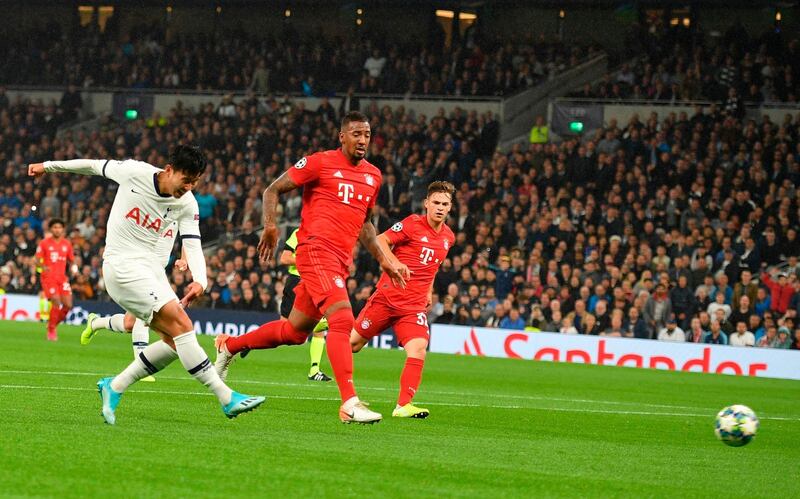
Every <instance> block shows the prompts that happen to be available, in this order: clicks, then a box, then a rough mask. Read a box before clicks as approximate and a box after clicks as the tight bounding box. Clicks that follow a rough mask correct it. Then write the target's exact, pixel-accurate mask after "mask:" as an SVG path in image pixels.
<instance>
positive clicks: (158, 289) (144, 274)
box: [103, 258, 178, 324]
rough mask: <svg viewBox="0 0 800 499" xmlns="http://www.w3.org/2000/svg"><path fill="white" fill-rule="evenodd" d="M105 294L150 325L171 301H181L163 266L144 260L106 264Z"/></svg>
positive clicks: (157, 262) (114, 260)
mask: <svg viewBox="0 0 800 499" xmlns="http://www.w3.org/2000/svg"><path fill="white" fill-rule="evenodd" d="M103 279H104V281H105V284H106V291H108V295H109V296H111V299H113V300H114V301H115V302H117V304H118V305H119V306H120V307H122V308H123V309H125V310H126V311H128V312H130V313H132V314H133V315H134V316H136V317H137V318H139V319H141V320H143V321H144V322H145V324H150V321H151V320H152V319H153V314H154V313H156V312H158V311H159V310H161V307H163V306H164V305H166V304H167V303H169V302H171V301H178V297H177V295H175V291H173V290H172V286H170V284H169V281H168V280H167V274H166V272H165V271H164V268H163V267H161V266H160V262H159V261H156V259H153V260H152V261H149V260H143V259H139V258H137V259H129V260H120V259H117V258H114V259H112V260H104V261H103Z"/></svg>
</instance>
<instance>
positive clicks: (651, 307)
mask: <svg viewBox="0 0 800 499" xmlns="http://www.w3.org/2000/svg"><path fill="white" fill-rule="evenodd" d="M52 114H53V113H52V106H46V105H43V104H40V103H30V102H17V103H11V104H10V107H8V108H4V109H3V110H2V111H0V119H2V121H3V122H5V123H6V126H5V130H6V131H5V133H4V134H3V136H2V149H0V154H2V155H3V158H4V160H5V163H6V169H5V172H4V179H3V185H4V192H3V195H2V198H0V210H2V214H3V218H4V220H5V224H4V226H3V228H2V236H0V237H1V239H0V254H2V261H0V267H2V269H3V270H2V272H0V284H2V285H3V287H4V289H5V290H6V291H8V292H14V291H16V292H35V291H36V290H37V287H36V275H35V272H34V270H33V268H34V265H32V263H31V259H30V257H31V255H32V254H33V251H34V248H35V245H36V242H37V239H38V237H39V236H40V234H41V223H42V220H43V219H46V218H48V216H50V215H60V216H62V217H66V218H67V220H68V224H69V226H70V227H71V237H72V239H73V241H74V242H75V246H76V248H77V250H76V251H77V253H78V255H79V263H80V264H81V268H82V272H81V273H82V277H80V279H76V280H75V281H74V282H76V284H78V283H79V285H78V286H76V294H78V295H79V296H82V297H93V296H96V297H100V298H103V296H104V291H103V284H102V275H101V272H100V256H101V255H102V236H103V233H104V230H103V220H104V219H105V216H106V214H107V213H106V211H107V208H106V206H107V203H108V202H109V200H110V197H111V196H112V195H113V189H111V190H105V189H104V188H103V186H104V185H105V184H104V181H103V180H102V179H96V178H86V177H66V176H53V177H45V180H44V182H45V183H44V184H39V187H40V189H33V184H32V182H31V181H30V180H29V179H28V178H27V177H25V169H24V165H25V163H26V162H29V161H34V160H40V159H44V158H49V157H53V158H67V157H73V156H77V155H80V156H90V157H108V156H114V157H124V156H133V157H137V158H141V159H144V160H147V161H150V162H152V163H155V164H160V163H163V161H164V157H165V154H166V152H167V150H168V147H169V144H170V143H171V141H172V140H173V138H174V137H175V136H177V134H178V133H179V130H180V133H181V134H183V135H187V136H189V137H191V138H192V140H194V141H196V142H198V143H200V144H201V145H202V146H203V148H204V150H205V151H206V153H207V155H208V158H209V164H210V168H209V171H208V174H207V176H206V179H205V181H204V182H203V184H202V185H201V186H200V187H199V189H198V191H197V193H196V194H197V196H198V200H199V202H200V205H201V213H202V215H201V216H202V227H203V233H204V237H205V240H206V242H214V241H217V242H218V243H219V248H218V249H217V250H216V253H215V254H213V255H212V256H210V257H209V259H208V265H209V276H210V280H211V282H213V283H214V284H213V285H212V288H211V292H210V293H209V294H207V295H206V297H205V302H204V303H203V305H205V306H209V307H220V308H234V309H253V310H270V311H274V310H275V309H276V304H277V302H278V301H279V300H280V299H281V290H282V285H281V284H280V280H281V277H282V269H279V268H275V267H274V266H273V265H266V266H262V265H260V264H259V263H258V261H257V258H256V256H255V245H256V244H257V240H258V233H257V232H254V230H253V229H254V227H255V226H257V225H258V224H259V220H260V193H261V191H262V190H263V188H264V187H265V186H266V185H267V183H268V182H270V181H271V180H272V179H273V178H275V176H276V175H278V174H279V173H280V172H281V171H282V170H283V169H285V168H286V167H287V166H288V165H290V164H291V163H292V162H293V161H295V160H296V159H297V158H299V157H301V156H302V155H304V154H306V153H308V152H310V151H313V150H318V149H324V148H328V147H334V146H335V142H336V141H335V133H334V129H335V126H336V124H335V122H334V121H332V120H331V117H332V116H333V115H331V114H329V113H328V112H327V110H326V109H324V108H323V109H320V110H306V109H303V108H302V106H295V105H294V104H293V102H292V101H291V100H288V101H285V102H281V103H280V105H279V106H275V105H270V103H267V102H264V101H258V100H256V99H255V98H254V100H251V101H243V102H242V103H240V104H238V105H237V112H236V113H234V114H235V117H233V118H221V117H220V113H219V109H215V108H214V107H213V106H211V105H208V106H204V107H202V108H201V109H199V110H197V111H192V110H187V109H183V110H181V111H178V110H173V111H172V112H171V113H170V115H169V116H167V117H165V118H166V120H163V121H162V122H161V123H160V124H157V123H154V122H152V121H148V120H138V121H137V122H135V124H134V125H133V126H128V128H125V127H123V126H122V125H121V124H116V123H113V122H110V121H109V122H107V123H105V124H104V126H103V127H102V129H101V131H99V132H97V133H95V134H93V135H91V136H89V135H83V134H67V135H66V136H65V137H63V138H61V139H58V140H51V139H50V138H49V137H48V135H46V134H43V133H42V130H43V129H45V128H46V126H47V125H46V123H47V119H48V117H49V116H50V115H52ZM334 114H335V113H334ZM369 114H370V118H371V119H372V120H373V123H374V124H376V128H375V130H374V135H373V143H372V146H371V151H370V158H371V160H372V161H373V162H374V163H375V164H376V165H378V166H379V167H380V168H381V169H382V170H383V171H384V178H385V180H386V183H387V184H388V183H393V185H396V186H397V187H396V188H393V189H392V193H391V195H390V194H389V192H388V188H385V189H384V192H383V193H382V195H381V199H380V205H379V207H378V208H377V209H376V213H375V217H374V221H375V223H376V225H377V226H378V228H379V229H381V230H384V229H386V228H387V227H388V226H389V225H390V224H391V223H392V222H393V221H394V220H397V219H400V218H402V217H404V216H405V215H407V214H409V213H411V212H412V211H416V210H418V209H419V207H420V205H421V200H422V199H423V198H424V192H425V190H424V187H425V186H426V185H427V183H428V182H430V181H432V180H434V179H446V180H449V181H451V182H453V183H454V184H455V185H456V186H457V187H458V192H457V195H456V206H455V208H454V212H453V217H452V219H451V226H453V227H454V229H455V230H456V233H457V236H458V239H457V243H456V246H455V247H454V248H453V249H452V250H451V253H450V255H451V258H450V259H449V260H448V261H447V262H445V264H444V266H443V268H442V270H441V272H440V275H439V277H438V278H437V280H436V290H435V291H436V295H437V296H436V303H435V305H434V308H433V312H432V319H434V320H436V321H438V322H449V323H455V324H468V325H489V326H495V327H497V326H502V325H503V324H508V322H509V321H506V322H505V323H504V322H503V321H504V319H506V316H508V315H510V311H511V309H517V310H519V311H520V312H521V318H522V321H523V322H524V323H525V324H526V325H528V326H530V327H533V328H536V329H540V330H561V329H569V327H570V326H574V327H575V329H576V330H577V331H579V332H583V333H586V332H588V333H590V334H591V333H602V334H606V333H609V334H611V333H614V334H623V335H624V334H625V333H626V332H633V331H634V329H635V327H636V326H637V323H630V324H629V322H630V321H629V318H630V317H631V313H630V309H631V308H637V309H638V313H637V314H636V315H638V316H639V317H641V318H642V320H643V321H644V324H638V326H639V328H638V329H637V330H636V336H638V337H646V338H656V337H657V335H658V333H659V330H660V329H662V328H663V327H664V326H665V324H666V322H667V321H668V320H669V318H668V316H667V315H666V313H668V310H669V309H671V310H672V313H674V314H675V315H676V317H677V319H676V320H677V323H678V326H679V327H682V328H684V329H686V332H687V335H688V333H689V329H690V328H691V326H692V321H691V319H692V318H693V317H702V318H703V321H704V323H703V324H702V327H703V328H705V329H704V330H707V329H708V327H709V325H708V324H707V321H706V319H707V317H705V315H704V314H702V313H701V312H704V311H707V310H709V305H710V304H711V302H713V301H714V297H715V292H716V291H717V290H718V289H721V290H723V291H724V292H725V295H724V301H725V302H726V303H728V304H729V305H730V307H731V309H734V310H735V309H736V308H737V305H738V303H731V301H732V300H733V294H734V290H735V289H738V288H737V287H736V284H737V283H738V282H739V281H740V280H741V277H740V276H741V274H742V271H743V270H745V269H747V270H749V271H750V272H751V274H752V275H753V277H754V278H755V279H759V278H760V277H761V275H760V273H761V272H762V271H763V270H766V269H771V268H773V267H774V266H776V265H782V266H783V268H784V271H786V272H789V274H790V275H791V277H790V279H791V286H794V288H795V290H796V291H800V289H798V288H800V282H798V280H797V271H798V269H799V268H800V267H798V265H797V256H798V255H800V242H799V241H798V239H797V227H798V201H799V200H798V198H797V197H796V196H794V190H795V186H796V185H798V182H799V181H800V165H799V164H798V159H797V156H796V151H797V145H798V139H797V134H798V128H799V127H800V117H797V118H795V119H794V120H787V122H786V123H780V124H779V123H772V122H770V121H768V120H766V119H765V120H764V121H763V122H759V123H757V122H753V121H747V122H744V121H741V120H737V119H735V118H733V117H731V116H729V115H728V114H727V113H725V112H723V111H720V110H719V109H718V108H717V107H711V108H709V109H706V110H700V111H698V114H696V115H693V116H685V115H679V116H671V115H670V116H665V117H662V118H659V117H657V116H655V115H653V116H651V117H649V118H648V119H647V121H646V122H642V121H640V120H638V119H637V118H634V119H632V120H631V122H630V123H628V124H627V125H625V126H624V127H620V128H615V127H612V128H609V129H607V130H604V131H599V132H598V133H597V135H596V136H594V137H587V138H585V140H584V141H583V142H582V143H579V142H578V141H577V140H575V139H573V140H567V141H565V142H563V143H561V144H546V145H539V144H534V145H531V146H529V147H528V148H527V149H525V148H523V147H522V146H516V147H515V148H514V149H513V150H512V151H511V152H510V153H508V154H502V153H500V152H493V151H494V147H495V144H496V133H495V132H493V130H496V123H493V122H492V121H491V120H489V118H488V117H487V116H477V115H475V114H466V113H461V114H458V115H452V116H445V115H444V114H443V113H442V114H440V115H437V116H433V117H430V118H427V119H425V120H420V119H419V117H415V116H411V115H409V114H404V115H399V116H398V115H397V114H396V113H393V111H392V110H391V109H388V108H386V109H377V108H375V107H373V108H372V109H371V110H370V113H369ZM279 123H283V125H281V126H279ZM16 130H25V133H22V134H19V135H15V134H14V131H16ZM242 178H245V179H246V180H245V182H241V181H240V179H242ZM32 206H37V208H38V210H37V211H36V212H32V211H31V208H32ZM282 208H283V214H282V217H283V218H282V223H283V225H284V227H289V226H294V225H296V224H297V223H298V221H299V198H297V197H290V198H287V199H285V200H284V202H283V203H282ZM742 222H749V223H748V224H746V225H745V226H742ZM241 227H244V233H243V234H241V235H240V234H238V232H236V231H237V229H239V228H241ZM751 227H752V228H751ZM787 262H788V263H787ZM787 265H788V266H789V267H788V268H787ZM352 270H353V273H352V275H351V279H350V280H349V282H348V287H349V289H350V290H351V292H352V297H353V303H354V306H356V308H358V307H359V306H360V305H363V300H364V299H365V298H366V296H367V295H368V293H369V291H370V289H371V285H372V284H373V283H374V281H375V278H376V276H377V268H376V266H375V264H374V263H373V262H372V261H371V259H370V258H369V257H368V256H367V255H366V253H365V252H364V251H361V252H360V253H359V255H358V257H357V259H356V263H355V264H354V266H353V269H352ZM681 276H683V277H685V280H686V281H687V282H686V286H687V287H688V290H689V291H688V292H686V290H684V289H683V288H682V287H681V288H679V287H678V282H679V281H680V280H682V279H681ZM173 279H174V282H175V285H176V287H177V288H182V286H183V285H184V283H185V277H184V276H181V275H178V274H177V273H175V275H174V277H173ZM659 285H663V286H664V288H665V290H667V293H666V296H664V297H663V298H661V297H659V298H655V297H653V296H652V295H655V294H656V293H655V288H656V287H658V286H659ZM762 286H763V279H762ZM728 288H730V291H728ZM676 289H677V290H676ZM764 289H765V292H764V293H763V295H762V296H761V301H759V300H753V302H752V303H751V304H750V309H751V310H752V311H753V312H754V313H756V314H757V315H759V316H761V317H763V320H764V321H765V322H766V324H770V323H772V324H774V325H776V326H778V325H781V326H783V325H785V326H787V327H789V328H791V330H792V331H794V326H795V325H796V324H795V323H794V317H795V316H796V313H797V308H798V304H799V303H800V293H797V292H796V293H795V297H794V298H793V299H792V300H791V304H790V306H789V311H788V312H787V311H786V310H771V309H770V307H769V305H768V304H766V298H767V297H769V296H770V290H769V289H768V288H766V287H765V288H764ZM659 296H660V295H659ZM737 297H738V295H737ZM554 302H558V305H556V304H555V303H554ZM598 302H602V303H600V304H598ZM657 302H661V303H660V304H658V306H656V305H657ZM712 308H713V307H712ZM472 309H477V311H476V312H475V313H472ZM584 310H585V312H584ZM590 314H591V315H593V316H594V319H587V318H586V317H585V316H586V315H590ZM616 315H619V316H620V318H621V321H619V322H618V321H617V320H616V319H613V323H612V317H614V316H616ZM565 319H567V321H565ZM747 320H748V322H749V321H750V317H749V316H748V317H747ZM753 320H754V321H755V319H753ZM760 320H762V319H759V321H760ZM587 321H588V322H589V324H588V325H587ZM779 321H780V323H779ZM729 322H730V321H728V322H725V323H724V324H723V325H724V327H725V328H728V331H730V327H732V325H731V324H730V323H729ZM567 323H568V324H567ZM753 327H754V328H755V329H756V330H757V331H760V330H761V328H762V326H761V325H760V324H756V323H755V322H754V323H753ZM754 332H756V331H754ZM759 336H760V335H759ZM700 339H702V338H701V337H700V336H698V337H695V338H693V340H694V341H698V340H700ZM787 345H788V343H787ZM774 346H778V345H777V343H776V344H775V345H774Z"/></svg>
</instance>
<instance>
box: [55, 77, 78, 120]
mask: <svg viewBox="0 0 800 499" xmlns="http://www.w3.org/2000/svg"><path fill="white" fill-rule="evenodd" d="M82 109H83V98H82V97H81V93H80V91H78V87H76V86H75V85H73V84H70V85H68V86H67V90H66V91H65V92H64V94H63V95H62V96H61V102H60V104H59V111H60V112H61V116H62V121H63V122H70V121H75V120H76V119H78V116H79V115H80V112H81V110H82Z"/></svg>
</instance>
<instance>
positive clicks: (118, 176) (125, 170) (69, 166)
mask: <svg viewBox="0 0 800 499" xmlns="http://www.w3.org/2000/svg"><path fill="white" fill-rule="evenodd" d="M157 170H158V169H157V168H156V167H154V166H152V165H149V164H147V163H144V162H142V161H134V160H125V161H117V160H115V159H71V160H68V161H45V162H44V171H46V172H48V173H50V172H65V173H77V174H79V175H98V176H102V177H106V178H108V179H111V180H113V181H114V182H116V183H118V184H121V183H123V182H125V181H126V180H128V179H129V178H131V177H133V176H135V175H137V174H138V175H148V174H151V173H152V172H155V171H157Z"/></svg>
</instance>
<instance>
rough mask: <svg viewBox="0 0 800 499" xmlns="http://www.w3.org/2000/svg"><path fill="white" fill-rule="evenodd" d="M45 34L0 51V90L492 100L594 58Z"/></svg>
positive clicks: (493, 45)
mask: <svg viewBox="0 0 800 499" xmlns="http://www.w3.org/2000/svg"><path fill="white" fill-rule="evenodd" d="M111 19H112V20H113V17H112V18H111ZM437 26H438V25H437ZM46 31H47V32H46V33H40V32H38V31H33V32H31V33H25V34H24V35H20V36H18V37H11V36H9V37H7V38H5V40H4V42H0V81H2V82H5V83H7V84H17V83H22V84H29V83H30V82H36V84H37V85H63V84H64V82H71V83H73V84H75V85H77V86H79V87H84V88H88V87H127V88H163V89H189V90H230V91H242V90H245V89H252V90H253V91H255V92H256V93H258V94H268V93H271V92H272V93H284V92H288V93H302V94H304V95H307V96H311V95H315V96H319V95H330V94H332V93H334V92H346V91H352V92H356V93H368V94H375V93H381V94H405V93H411V94H421V95H452V96H492V95H494V96H500V95H508V94H511V93H514V92H517V91H519V90H523V89H525V88H528V87H531V86H534V85H536V84H538V83H539V82H541V81H543V80H546V79H547V78H548V77H550V76H551V75H553V74H555V73H558V72H560V71H563V70H564V69H567V68H570V67H574V66H576V65H577V64H578V63H579V62H580V61H582V60H585V59H586V58H588V57H590V56H591V55H593V54H595V53H596V52H597V50H598V49H597V48H596V47H594V46H591V45H581V44H575V43H573V44H569V45H567V44H563V43H561V42H559V41H557V40H556V39H555V38H553V39H547V38H545V37H544V36H543V35H542V36H538V37H534V36H533V35H532V34H529V35H528V36H527V37H514V38H510V37H508V36H506V37H505V38H500V37H489V36H484V35H482V34H480V32H479V30H478V29H471V30H469V31H468V32H467V34H466V35H465V36H464V37H462V38H461V39H460V41H458V42H457V43H453V44H451V46H449V47H448V46H446V44H445V43H444V41H443V39H441V37H442V36H443V35H442V33H438V32H434V33H433V34H432V35H431V37H432V38H433V40H431V43H426V44H403V43H400V42H395V41H392V40H385V38H384V36H385V34H383V33H381V34H380V35H378V36H374V37H370V36H363V37H352V38H350V39H348V40H333V39H331V38H325V37H323V36H319V35H318V34H316V33H315V35H314V38H313V39H312V38H310V37H306V38H303V37H301V36H300V35H299V34H298V33H297V32H296V31H294V30H291V29H289V28H288V26H287V29H286V30H285V31H284V32H283V33H280V34H276V35H271V36H264V37H260V38H255V37H251V36H248V35H247V34H245V33H243V32H240V31H235V32H224V33H223V32H217V33H215V34H197V35H193V36H180V37H174V38H172V39H169V40H168V39H167V36H166V35H165V32H164V31H163V30H162V29H160V28H154V27H149V26H140V27H137V28H136V29H134V30H131V33H130V34H129V35H127V36H125V37H123V39H122V40H121V41H120V39H119V37H118V33H117V30H116V29H115V28H114V27H113V26H110V27H107V28H106V30H105V33H100V32H98V31H96V30H92V29H91V28H90V27H84V28H76V29H74V30H70V31H68V32H65V30H64V29H62V27H60V26H58V25H48V27H47V28H46ZM437 38H438V39H437ZM31 40H36V43H31ZM33 61H37V64H34V63H33ZM39 61H41V63H38V62H39ZM42 65H43V67H42Z"/></svg>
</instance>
